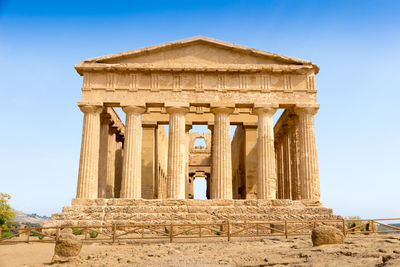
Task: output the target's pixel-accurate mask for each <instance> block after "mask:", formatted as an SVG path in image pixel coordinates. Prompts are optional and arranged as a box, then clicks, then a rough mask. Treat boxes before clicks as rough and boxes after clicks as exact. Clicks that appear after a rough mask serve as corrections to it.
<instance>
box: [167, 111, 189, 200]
mask: <svg viewBox="0 0 400 267" xmlns="http://www.w3.org/2000/svg"><path fill="white" fill-rule="evenodd" d="M187 111H188V109H187V108H186V107H184V106H181V107H179V106H176V107H169V108H168V109H167V112H168V113H169V114H170V124H169V142H168V170H167V171H168V174H167V198H170V199H185V179H186V174H185V169H186V162H185V151H186V146H185V141H186V134H185V113H186V112H187Z"/></svg>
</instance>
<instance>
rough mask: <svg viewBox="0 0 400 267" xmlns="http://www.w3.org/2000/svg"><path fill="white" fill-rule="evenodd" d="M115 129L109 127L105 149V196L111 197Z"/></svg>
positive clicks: (113, 186)
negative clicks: (106, 147) (106, 149)
mask: <svg viewBox="0 0 400 267" xmlns="http://www.w3.org/2000/svg"><path fill="white" fill-rule="evenodd" d="M117 132H118V131H117V129H116V128H114V127H110V131H109V132H108V136H107V137H108V138H107V141H108V151H107V154H108V156H107V178H106V190H105V193H106V196H105V197H106V198H113V197H114V191H115V153H116V150H117V137H116V134H117Z"/></svg>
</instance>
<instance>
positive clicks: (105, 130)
mask: <svg viewBox="0 0 400 267" xmlns="http://www.w3.org/2000/svg"><path fill="white" fill-rule="evenodd" d="M110 124H111V116H110V114H108V113H107V111H106V110H104V111H103V113H101V114H100V150H99V151H100V152H99V153H100V155H99V181H98V197H99V198H107V197H106V187H107V168H108V148H109V147H108V145H109V142H108V141H109V140H108V135H109V131H110Z"/></svg>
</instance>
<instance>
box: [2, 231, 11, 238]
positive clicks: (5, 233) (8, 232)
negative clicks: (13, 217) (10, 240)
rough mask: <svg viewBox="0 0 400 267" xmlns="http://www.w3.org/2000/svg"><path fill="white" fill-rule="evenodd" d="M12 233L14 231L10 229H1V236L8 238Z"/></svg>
mask: <svg viewBox="0 0 400 267" xmlns="http://www.w3.org/2000/svg"><path fill="white" fill-rule="evenodd" d="M10 235H12V233H11V232H10V231H4V230H3V231H1V238H7V237H9V236H10Z"/></svg>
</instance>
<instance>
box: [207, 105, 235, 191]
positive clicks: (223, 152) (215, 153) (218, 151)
mask: <svg viewBox="0 0 400 267" xmlns="http://www.w3.org/2000/svg"><path fill="white" fill-rule="evenodd" d="M211 112H212V113H214V114H215V119H214V131H213V148H212V173H211V175H212V178H211V180H212V188H211V198H212V199H232V157H231V138H230V120H229V114H231V113H232V112H233V108H226V107H221V108H212V109H211Z"/></svg>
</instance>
